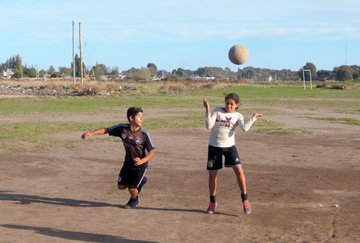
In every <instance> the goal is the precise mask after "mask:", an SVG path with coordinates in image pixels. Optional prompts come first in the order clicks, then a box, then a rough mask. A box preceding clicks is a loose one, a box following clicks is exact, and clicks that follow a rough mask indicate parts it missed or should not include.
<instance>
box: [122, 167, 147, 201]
mask: <svg viewBox="0 0 360 243" xmlns="http://www.w3.org/2000/svg"><path fill="white" fill-rule="evenodd" d="M145 172H146V169H144V170H142V171H140V172H135V173H133V172H129V177H130V178H129V189H128V190H129V193H130V196H131V197H130V199H129V201H128V203H127V204H126V205H125V208H135V207H136V206H137V205H138V204H139V193H140V191H141V189H142V187H143V186H144V185H145V183H146V182H147V178H146V177H145Z"/></svg>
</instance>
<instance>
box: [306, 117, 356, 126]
mask: <svg viewBox="0 0 360 243" xmlns="http://www.w3.org/2000/svg"><path fill="white" fill-rule="evenodd" d="M308 118H311V119H315V120H322V121H330V122H336V123H342V124H348V125H355V126H360V120H358V119H353V118H335V117H308Z"/></svg>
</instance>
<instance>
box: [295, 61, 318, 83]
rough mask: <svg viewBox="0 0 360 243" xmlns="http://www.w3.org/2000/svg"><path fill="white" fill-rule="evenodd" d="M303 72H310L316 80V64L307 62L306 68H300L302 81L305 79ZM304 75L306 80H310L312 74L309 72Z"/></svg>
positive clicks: (299, 73)
mask: <svg viewBox="0 0 360 243" xmlns="http://www.w3.org/2000/svg"><path fill="white" fill-rule="evenodd" d="M303 70H310V73H311V78H312V79H315V78H316V66H315V65H314V64H312V63H311V62H307V63H306V64H305V66H303V67H302V68H300V70H299V72H298V75H299V77H300V79H303ZM304 75H305V80H310V74H309V73H308V72H305V73H304Z"/></svg>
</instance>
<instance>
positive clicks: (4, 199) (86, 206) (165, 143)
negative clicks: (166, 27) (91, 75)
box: [0, 107, 360, 242]
mask: <svg viewBox="0 0 360 243" xmlns="http://www.w3.org/2000/svg"><path fill="white" fill-rule="evenodd" d="M248 108H250V107H248ZM264 108H266V107H264ZM272 108H274V107H272ZM277 109H282V110H283V111H284V112H283V113H284V114H282V115H279V114H278V115H271V114H266V116H265V117H264V118H266V119H268V120H273V121H277V122H281V123H283V124H284V127H286V128H299V129H303V130H306V131H310V132H311V133H296V134H294V135H282V136H281V135H269V134H263V133H259V132H257V131H256V130H257V126H256V123H255V125H254V127H253V128H252V129H251V130H250V131H249V132H248V133H244V132H241V131H240V130H238V132H237V147H238V150H239V152H240V156H241V159H242V162H243V166H244V170H245V173H246V176H247V183H248V190H249V199H250V203H251V205H252V213H251V214H250V215H244V214H243V211H242V207H241V203H240V193H239V189H238V187H237V185H236V179H235V176H234V174H233V172H232V170H231V169H224V170H222V171H221V172H220V173H219V190H218V195H217V198H218V203H219V205H218V211H217V213H216V214H214V215H207V214H205V210H206V208H207V206H208V200H209V199H208V189H207V172H206V170H205V165H206V162H205V160H206V156H207V139H208V135H209V131H208V130H206V129H205V128H196V129H156V130H150V131H149V132H150V134H151V136H152V139H153V141H154V143H155V145H156V152H157V154H156V156H155V158H154V159H153V160H152V161H151V162H150V168H149V170H148V173H147V175H148V177H149V182H148V184H147V185H146V186H145V188H144V191H143V192H142V193H141V195H140V200H141V201H140V204H139V207H138V208H136V209H130V210H129V209H123V208H121V206H122V205H123V204H124V203H126V202H127V200H128V198H129V194H128V193H127V191H119V190H118V189H117V187H116V180H117V175H118V171H119V169H120V167H121V164H122V161H123V156H124V151H123V145H122V144H121V142H117V141H115V140H113V139H110V138H109V137H108V136H102V137H96V138H92V139H90V140H86V141H84V140H80V135H81V133H61V134H56V135H55V136H56V138H57V139H59V140H60V141H61V140H62V139H65V138H66V139H67V140H69V139H70V140H72V141H74V142H75V143H76V146H75V148H71V147H70V148H69V146H65V145H64V146H56V147H55V148H51V149H48V148H46V149H44V150H39V149H36V150H34V151H32V149H31V147H32V146H34V145H31V144H29V145H26V146H29V148H28V149H27V150H26V151H25V152H22V151H19V152H16V153H14V152H11V151H9V150H7V149H6V146H4V144H2V146H1V147H0V162H1V163H0V235H1V237H0V242H79V241H84V242H359V239H360V226H359V225H360V217H359V215H360V161H359V160H360V159H359V154H360V153H359V152H360V136H359V135H360V127H359V126H356V125H346V124H340V123H331V122H329V121H320V120H314V119H309V118H304V117H303V116H301V115H302V114H304V113H306V114H310V113H311V112H313V113H314V114H316V115H317V116H319V115H327V116H341V114H339V113H334V112H333V111H331V110H320V111H319V110H316V111H308V110H306V111H299V110H286V109H284V108H282V107H277ZM146 111H147V113H145V121H144V127H145V128H146V117H147V116H148V117H150V116H156V115H158V114H159V111H158V110H151V109H146ZM257 111H261V110H259V109H257ZM199 112H203V110H200V109H199ZM165 114H166V111H162V112H161V115H165ZM342 115H343V116H344V117H349V114H342ZM352 116H353V117H354V118H356V119H360V115H359V114H352ZM84 118H87V119H96V120H101V119H105V120H106V119H109V120H110V119H112V120H113V119H116V117H115V115H114V114H108V113H106V114H103V116H96V117H94V115H90V114H89V115H83V114H82V115H81V116H75V115H74V116H69V115H66V116H64V117H61V116H57V117H56V118H54V115H48V116H47V115H41V117H37V116H26V117H25V116H24V117H23V116H2V117H1V120H2V121H17V120H19V121H20V120H24V119H26V120H33V121H35V120H42V119H43V120H49V119H50V120H51V119H58V120H63V121H69V122H71V121H79V120H80V119H81V120H83V119H84ZM0 131H1V130H0ZM3 143H4V142H3ZM7 145H8V144H7ZM23 146H24V145H23ZM4 147H5V148H4ZM31 151H32V152H31Z"/></svg>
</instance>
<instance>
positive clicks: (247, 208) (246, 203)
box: [242, 200, 251, 214]
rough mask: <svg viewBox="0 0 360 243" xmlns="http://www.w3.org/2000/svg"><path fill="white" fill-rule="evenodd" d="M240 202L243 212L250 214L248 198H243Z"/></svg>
mask: <svg viewBox="0 0 360 243" xmlns="http://www.w3.org/2000/svg"><path fill="white" fill-rule="evenodd" d="M242 204H243V208H244V213H245V214H250V213H251V207H250V203H249V200H244V201H243V203H242Z"/></svg>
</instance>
